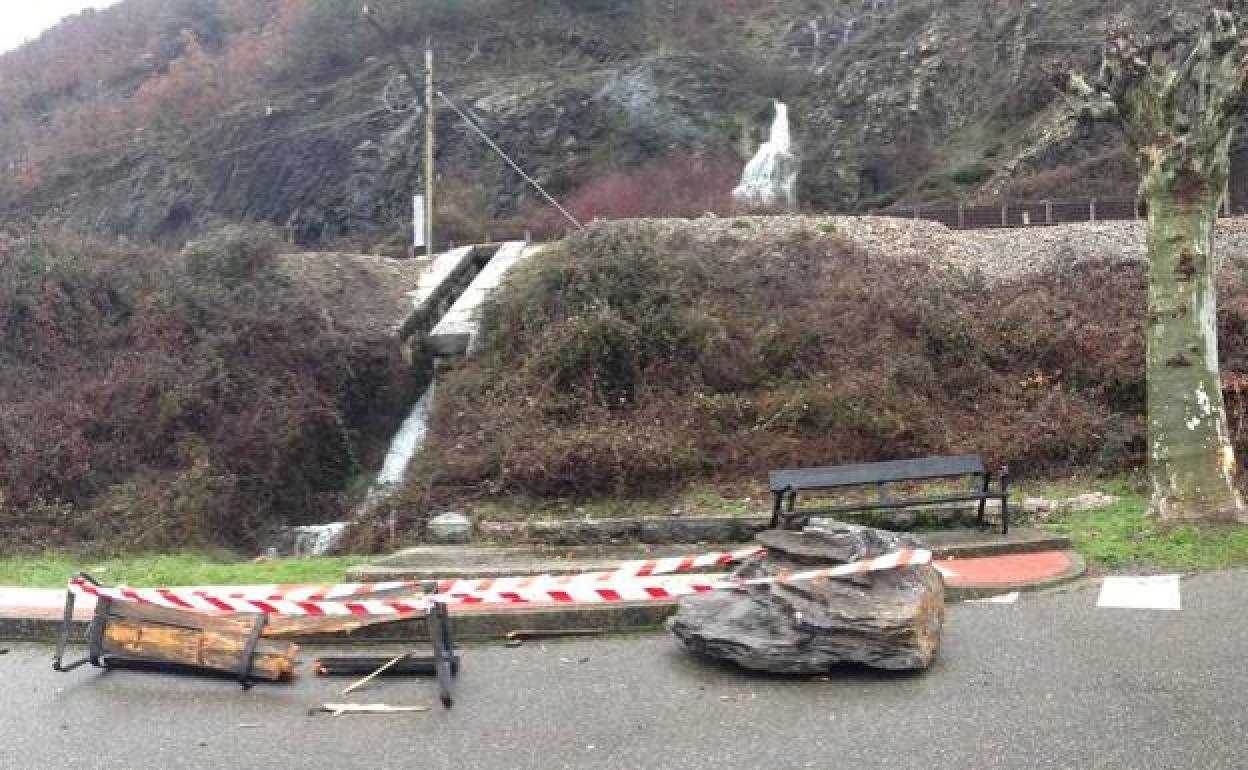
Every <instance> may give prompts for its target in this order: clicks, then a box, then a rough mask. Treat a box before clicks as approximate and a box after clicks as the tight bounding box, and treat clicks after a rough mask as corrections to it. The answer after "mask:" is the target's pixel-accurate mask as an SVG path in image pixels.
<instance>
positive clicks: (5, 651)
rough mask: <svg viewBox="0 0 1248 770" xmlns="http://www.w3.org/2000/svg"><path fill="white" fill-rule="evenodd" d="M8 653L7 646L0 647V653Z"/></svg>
mask: <svg viewBox="0 0 1248 770" xmlns="http://www.w3.org/2000/svg"><path fill="white" fill-rule="evenodd" d="M8 654H9V648H8V647H0V655H8Z"/></svg>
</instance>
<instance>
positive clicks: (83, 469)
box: [0, 229, 410, 548]
mask: <svg viewBox="0 0 1248 770" xmlns="http://www.w3.org/2000/svg"><path fill="white" fill-rule="evenodd" d="M277 241H278V239H277V238H276V236H275V235H274V234H273V233H271V232H269V231H267V230H263V229H261V230H255V229H252V230H245V229H231V230H228V231H226V232H224V233H221V234H219V235H218V236H216V237H213V238H210V239H207V240H205V241H203V242H200V243H198V244H193V245H191V246H189V247H188V248H187V249H186V250H184V251H183V252H182V253H181V254H178V255H173V256H169V255H161V254H157V253H153V252H148V251H144V250H141V249H135V248H127V249H124V250H123V249H118V248H116V247H113V246H108V245H105V244H99V243H93V242H90V241H84V240H79V239H73V238H67V237H63V236H55V237H47V236H41V235H34V236H31V237H29V238H27V239H25V240H24V241H22V242H21V243H20V244H19V245H18V246H17V247H16V248H15V249H14V250H13V251H12V252H11V253H10V254H9V258H8V259H6V260H5V261H4V262H3V263H2V264H0V403H3V405H4V406H3V408H0V489H2V490H3V495H4V503H3V505H0V530H2V531H4V533H5V541H4V546H5V547H7V548H13V547H20V546H23V545H30V546H39V545H50V544H51V545H80V544H82V543H84V542H88V543H94V544H98V545H123V546H126V547H144V548H162V547H169V546H180V545H192V544H194V545H199V544H223V545H235V546H247V545H251V544H254V543H255V542H256V540H257V539H258V538H260V537H262V536H263V535H264V534H265V533H267V532H270V531H271V530H273V529H274V528H276V527H277V526H280V525H282V524H285V523H308V522H311V521H315V520H327V519H328V518H329V517H333V516H337V515H340V513H341V512H340V511H339V506H340V504H341V499H342V493H343V490H344V488H345V487H346V486H347V485H348V483H349V482H350V481H351V480H352V479H353V477H354V476H355V475H356V474H357V473H358V470H359V466H360V457H361V456H362V455H367V454H368V453H372V452H376V451H377V447H376V444H377V443H379V439H380V440H382V441H384V437H379V436H377V435H376V433H377V427H376V419H375V418H376V415H377V414H378V413H387V412H389V413H393V412H397V411H398V410H401V409H402V408H404V406H405V402H406V401H407V399H408V398H409V397H410V393H408V392H406V388H405V383H406V381H407V377H408V374H407V370H406V367H405V366H404V364H403V363H402V361H401V360H400V359H399V356H398V354H397V351H395V350H394V346H393V345H389V344H388V341H386V340H363V339H348V338H346V337H344V336H343V335H341V334H340V333H338V332H336V331H335V330H334V329H333V328H332V326H331V324H330V323H329V322H328V321H327V320H326V319H325V317H324V316H323V314H322V313H321V312H320V311H319V310H318V309H316V308H314V307H311V306H309V305H307V304H305V303H304V302H303V300H302V299H301V298H300V297H298V296H296V295H295V294H294V293H293V292H292V291H291V289H290V288H289V287H288V286H287V285H286V284H285V283H284V282H283V280H282V279H281V276H280V275H278V274H277V272H276V271H275V270H274V269H273V263H272V256H273V249H274V245H275V243H276V242H277ZM49 512H52V513H55V516H53V517H52V518H54V519H55V525H54V526H51V525H48V524H47V522H48V521H49V517H50V516H51V514H50V513H49Z"/></svg>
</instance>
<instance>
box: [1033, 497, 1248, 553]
mask: <svg viewBox="0 0 1248 770" xmlns="http://www.w3.org/2000/svg"><path fill="white" fill-rule="evenodd" d="M1147 509H1148V502H1147V500H1146V499H1145V498H1143V497H1141V496H1139V495H1128V496H1124V497H1123V498H1122V501H1121V502H1119V503H1118V504H1117V505H1114V506H1111V507H1108V508H1099V509H1096V510H1092V511H1083V512H1080V513H1070V514H1065V515H1063V516H1062V517H1061V518H1059V519H1055V520H1054V521H1052V522H1050V523H1049V524H1047V525H1045V527H1046V528H1047V529H1051V530H1052V531H1054V532H1057V533H1059V534H1063V535H1066V536H1068V537H1069V538H1070V540H1071V542H1072V543H1073V544H1074V546H1075V549H1076V550H1077V551H1078V552H1079V553H1080V554H1082V555H1083V557H1084V558H1086V559H1087V560H1088V562H1089V563H1090V564H1092V565H1093V566H1096V567H1100V568H1103V569H1110V570H1114V569H1120V568H1125V567H1131V568H1138V569H1143V570H1153V569H1165V570H1182V571H1193V572H1195V571H1202V570H1215V569H1229V568H1232V567H1248V526H1243V525H1235V524H1182V525H1179V526H1174V525H1166V524H1162V523H1161V522H1158V521H1155V520H1153V519H1150V518H1148V516H1146V515H1145V514H1146V512H1147Z"/></svg>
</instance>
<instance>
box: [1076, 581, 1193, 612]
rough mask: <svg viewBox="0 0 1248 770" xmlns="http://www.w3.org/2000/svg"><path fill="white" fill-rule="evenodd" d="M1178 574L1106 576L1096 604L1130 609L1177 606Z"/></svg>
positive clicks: (1174, 607)
mask: <svg viewBox="0 0 1248 770" xmlns="http://www.w3.org/2000/svg"><path fill="white" fill-rule="evenodd" d="M1180 605H1181V602H1180V599H1179V576H1178V575H1153V576H1150V577H1107V578H1105V580H1104V581H1103V582H1102V583H1101V595H1100V598H1098V599H1097V601H1096V606H1097V607H1112V608H1120V609H1133V610H1178V609H1181V606H1180Z"/></svg>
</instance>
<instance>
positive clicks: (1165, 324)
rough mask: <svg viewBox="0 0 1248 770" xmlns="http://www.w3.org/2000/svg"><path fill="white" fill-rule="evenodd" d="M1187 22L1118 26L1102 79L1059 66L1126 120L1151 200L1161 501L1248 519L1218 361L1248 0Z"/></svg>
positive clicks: (1188, 511)
mask: <svg viewBox="0 0 1248 770" xmlns="http://www.w3.org/2000/svg"><path fill="white" fill-rule="evenodd" d="M1225 5H1226V8H1225V9H1222V8H1218V9H1214V10H1211V11H1209V13H1208V14H1207V16H1205V18H1204V22H1203V24H1201V25H1200V26H1199V28H1198V29H1194V30H1192V31H1191V32H1189V33H1188V34H1178V33H1175V34H1167V35H1162V36H1155V39H1150V40H1142V39H1138V38H1136V37H1135V36H1133V35H1132V34H1130V33H1129V32H1127V31H1126V30H1125V28H1121V27H1118V28H1113V29H1111V30H1110V32H1109V35H1108V39H1107V42H1106V45H1105V52H1104V61H1103V63H1102V65H1101V69H1100V72H1099V74H1098V75H1097V77H1096V78H1095V80H1093V81H1091V82H1089V81H1088V80H1087V79H1085V78H1084V77H1082V76H1080V75H1078V74H1076V73H1071V72H1063V73H1059V74H1058V76H1057V77H1056V78H1055V80H1056V83H1057V85H1058V87H1059V88H1060V89H1061V90H1062V91H1063V92H1064V93H1066V94H1067V95H1068V97H1069V98H1070V99H1071V101H1072V103H1074V106H1075V107H1076V109H1077V110H1078V114H1079V115H1080V117H1082V118H1084V119H1088V120H1109V121H1113V122H1115V123H1117V124H1118V125H1119V126H1120V127H1121V129H1122V132H1123V134H1124V135H1125V137H1126V140H1127V142H1128V143H1129V144H1130V146H1131V148H1132V149H1133V150H1134V152H1135V155H1136V158H1137V161H1138V164H1139V169H1140V180H1141V181H1140V194H1141V196H1142V197H1143V199H1144V200H1145V202H1146V203H1147V206H1148V257H1149V262H1150V279H1149V292H1148V320H1147V325H1146V333H1147V335H1148V359H1147V376H1148V460H1149V470H1150V475H1151V477H1152V486H1153V497H1152V513H1153V514H1154V515H1156V516H1158V517H1160V518H1162V519H1164V520H1177V519H1238V520H1240V521H1246V520H1248V515H1246V513H1245V509H1244V505H1243V501H1242V500H1241V498H1240V496H1239V493H1238V492H1237V490H1236V488H1235V473H1236V466H1235V454H1234V450H1233V449H1232V447H1231V441H1230V435H1229V432H1228V431H1227V421H1226V410H1225V406H1224V404H1223V399H1222V389H1221V378H1220V376H1219V372H1218V340H1217V322H1216V317H1217V314H1216V295H1215V287H1214V283H1215V275H1216V272H1217V262H1216V261H1215V259H1214V250H1213V246H1214V244H1213V241H1214V226H1215V224H1216V221H1217V212H1218V206H1219V204H1220V202H1221V198H1222V195H1223V192H1224V190H1225V188H1226V182H1227V178H1228V175H1229V169H1230V158H1229V153H1228V149H1229V146H1230V141H1231V133H1232V129H1233V126H1234V123H1235V122H1236V120H1237V119H1238V118H1239V117H1240V116H1242V115H1243V114H1244V113H1245V97H1246V96H1248V35H1245V33H1244V31H1243V29H1242V24H1243V22H1244V21H1245V16H1244V10H1245V8H1246V7H1248V0H1230V2H1229V3H1226V4H1225Z"/></svg>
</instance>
